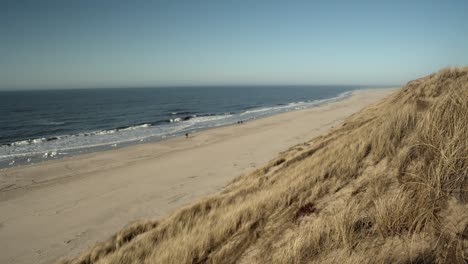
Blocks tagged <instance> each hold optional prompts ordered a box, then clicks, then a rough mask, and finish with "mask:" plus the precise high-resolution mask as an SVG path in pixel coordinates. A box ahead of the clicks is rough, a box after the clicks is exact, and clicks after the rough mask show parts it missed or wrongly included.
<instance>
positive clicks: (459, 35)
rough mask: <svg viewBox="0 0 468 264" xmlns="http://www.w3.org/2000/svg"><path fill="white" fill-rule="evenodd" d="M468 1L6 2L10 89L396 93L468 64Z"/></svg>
mask: <svg viewBox="0 0 468 264" xmlns="http://www.w3.org/2000/svg"><path fill="white" fill-rule="evenodd" d="M466 10H468V2H466V1H461V0H454V1H448V2H440V1H419V0H418V1H412V2H411V3H407V2H406V1H393V2H391V3H375V2H373V1H357V2H353V3H350V2H345V1H315V2H311V1H287V2H286V1H263V0H259V1H236V2H228V1H214V0H205V1H197V2H192V1H180V0H179V1H177V0H176V1H149V0H140V1H132V2H127V1H123V0H119V1H88V0H83V1H76V2H69V1H52V0H45V1H5V2H2V8H1V9H0V22H1V23H0V33H1V34H2V38H3V40H4V41H3V42H2V43H1V44H0V57H2V60H0V90H34V89H47V90H48V89H83V88H132V87H172V86H205V85H208V86H244V85H357V86H392V85H402V84H404V83H405V82H406V81H409V80H411V79H414V78H417V77H420V76H423V75H426V74H429V73H431V72H433V71H436V70H438V69H440V68H443V67H448V66H461V65H466V64H467V63H468V50H467V49H466V47H467V46H468V32H467V28H468V17H467V16H466V14H465V11H466Z"/></svg>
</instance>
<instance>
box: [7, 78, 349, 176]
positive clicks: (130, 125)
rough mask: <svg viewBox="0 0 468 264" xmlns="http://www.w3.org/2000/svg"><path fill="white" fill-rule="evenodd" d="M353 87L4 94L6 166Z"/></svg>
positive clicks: (293, 104) (303, 104)
mask: <svg viewBox="0 0 468 264" xmlns="http://www.w3.org/2000/svg"><path fill="white" fill-rule="evenodd" d="M356 88H357V87H353V86H272V87H271V86H270V87H269V86H249V87H247V86H242V87H170V88H128V89H83V90H50V91H14V92H0V167H9V166H16V165H18V164H25V163H34V162H39V161H42V160H47V159H56V158H60V157H63V156H66V155H73V154H78V153H84V152H90V151H96V150H100V149H108V148H114V147H120V146H124V145H129V144H135V143H140V142H146V141H152V140H161V139H164V138H168V137H173V136H179V135H182V134H184V133H186V132H192V131H199V130H202V129H206V128H210V127H216V126H222V125H228V124H233V123H237V122H238V121H240V120H242V121H248V120H252V119H256V118H260V117H264V116H268V115H272V114H277V113H281V112H286V111H291V110H296V109H303V108H308V107H314V106H317V105H320V104H323V103H325V102H330V101H336V100H340V99H343V98H345V97H347V96H349V95H350V91H352V90H354V89H356Z"/></svg>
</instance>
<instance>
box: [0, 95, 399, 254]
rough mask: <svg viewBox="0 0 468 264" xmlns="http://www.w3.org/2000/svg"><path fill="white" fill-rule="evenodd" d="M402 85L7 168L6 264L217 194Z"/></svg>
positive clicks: (75, 245) (74, 249)
mask: <svg viewBox="0 0 468 264" xmlns="http://www.w3.org/2000/svg"><path fill="white" fill-rule="evenodd" d="M392 91H395V89H368V90H360V91H356V92H353V95H352V96H351V97H350V98H347V99H344V100H342V101H339V102H333V103H328V104H325V105H322V106H319V107H315V108H310V109H305V110H298V111H293V112H288V113H283V114H278V115H274V116H270V117H266V118H262V119H258V120H254V121H249V122H244V124H236V125H231V126H226V127H220V128H214V129H209V130H206V131H202V132H198V133H194V134H191V135H190V136H189V138H185V137H184V136H182V137H177V138H171V139H168V140H165V141H160V142H153V143H145V144H139V145H133V146H129V147H125V148H120V149H114V150H109V151H102V152H96V153H90V154H84V155H80V156H75V157H68V158H64V159H61V160H54V161H48V162H43V163H39V164H34V165H28V166H22V167H18V168H10V169H6V170H2V171H1V172H0V263H50V262H53V261H55V260H57V259H58V258H60V257H64V256H72V255H76V254H78V253H79V252H80V251H82V250H84V249H86V248H87V247H89V246H92V245H93V244H94V243H96V242H97V241H99V240H104V239H106V238H107V237H109V236H110V235H112V234H113V233H114V232H116V231H118V230H120V229H121V228H122V227H123V226H125V225H127V224H129V223H130V222H132V221H135V220H138V219H143V218H158V217H161V216H164V215H167V214H168V213H170V212H171V211H173V210H175V209H177V208H179V207H181V206H182V205H184V204H187V203H190V202H192V201H194V200H196V199H197V198H199V197H201V196H204V195H207V194H211V193H214V192H217V191H219V190H221V189H222V188H223V186H224V185H226V184H227V183H228V182H229V181H231V180H232V179H234V178H235V177H236V176H238V175H240V174H242V173H246V172H249V171H251V170H253V169H255V168H256V167H258V166H261V165H262V164H264V163H266V162H267V161H269V160H270V159H273V158H274V157H275V156H276V155H277V154H278V153H279V152H281V151H284V150H286V149H288V148H289V147H291V146H294V145H296V144H299V143H302V142H304V141H307V140H309V139H312V138H313V137H315V136H317V135H319V134H321V133H323V132H325V131H327V130H328V129H330V128H331V127H332V126H336V125H337V124H339V123H340V122H341V121H342V120H343V119H344V118H346V117H347V116H349V115H350V114H352V113H355V112H357V111H358V110H360V109H362V108H363V107H364V106H365V105H368V104H370V103H372V102H375V101H377V100H378V99H380V98H382V97H384V96H385V95H388V94H389V93H391V92H392Z"/></svg>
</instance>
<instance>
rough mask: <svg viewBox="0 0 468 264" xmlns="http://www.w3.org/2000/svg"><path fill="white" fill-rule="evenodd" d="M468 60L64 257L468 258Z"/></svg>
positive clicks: (248, 259) (429, 260)
mask: <svg viewBox="0 0 468 264" xmlns="http://www.w3.org/2000/svg"><path fill="white" fill-rule="evenodd" d="M467 190H468V67H467V68H452V69H444V70H442V71H440V72H437V73H435V74H432V75H430V76H427V77H424V78H421V79H418V80H415V81H411V82H409V83H408V84H407V85H406V86H405V87H403V88H401V89H400V90H399V91H397V92H395V93H394V94H392V95H391V96H389V97H387V98H385V99H384V100H382V101H380V102H378V103H376V104H373V105H370V106H368V107H367V108H365V109H364V110H362V111H360V112H359V113H356V114H354V115H352V116H350V117H349V118H348V119H347V120H346V121H345V122H344V123H343V124H342V125H341V126H339V127H337V128H335V129H333V130H331V131H329V132H328V133H327V134H325V135H322V136H320V137H317V138H315V139H312V140H311V141H309V142H307V143H304V144H301V145H298V146H295V147H292V148H291V149H289V150H288V151H285V152H283V153H281V154H280V156H279V157H278V158H276V159H274V160H272V161H271V162H270V163H269V164H267V165H266V166H265V167H263V168H261V169H258V170H256V171H254V172H252V173H250V174H247V175H242V176H240V177H238V178H236V179H235V180H234V181H233V182H231V183H230V184H229V185H227V186H226V187H225V189H224V190H223V191H222V192H220V193H218V194H215V195H213V196H210V197H207V198H205V199H203V200H201V201H199V202H197V203H194V204H192V205H190V206H187V207H184V208H181V209H180V210H178V211H176V212H174V213H173V214H171V215H170V216H168V217H166V218H163V219H160V220H154V221H150V220H146V221H141V222H137V223H134V224H132V225H130V226H128V227H126V228H124V229H123V230H122V231H120V232H119V233H117V234H116V235H114V236H113V237H112V238H110V239H108V240H107V241H104V242H102V243H98V244H97V245H95V246H94V247H92V248H90V249H89V250H87V251H86V252H83V253H82V254H81V255H79V256H77V257H76V258H74V259H71V260H65V261H62V262H63V263H83V264H85V263H467V261H468V204H467V202H468V193H467Z"/></svg>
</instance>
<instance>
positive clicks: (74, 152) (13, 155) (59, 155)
mask: <svg viewBox="0 0 468 264" xmlns="http://www.w3.org/2000/svg"><path fill="white" fill-rule="evenodd" d="M362 89H364V88H362ZM362 89H361V90H362ZM353 91H357V90H348V91H344V92H341V93H339V94H337V95H336V96H333V97H329V98H323V99H316V100H308V101H293V102H289V103H286V104H277V105H268V106H262V107H260V106H259V107H255V108H246V109H242V110H241V111H240V112H226V113H211V114H203V113H199V114H197V113H196V112H193V113H195V114H191V115H188V116H185V117H183V118H181V117H177V118H175V119H169V120H165V121H166V122H169V121H170V122H169V123H173V124H175V125H177V124H179V126H180V125H182V126H184V125H185V126H187V127H185V128H182V129H178V128H177V126H175V127H172V129H171V128H170V127H168V126H169V125H168V124H167V123H166V124H164V125H161V124H160V125H154V124H153V123H151V122H146V123H135V124H133V125H130V124H129V125H127V126H120V127H116V128H105V129H101V130H92V131H81V132H77V133H76V134H63V135H49V136H43V137H37V138H31V139H22V140H19V141H15V142H10V143H7V144H3V145H1V144H0V150H2V151H7V153H8V154H4V155H0V171H1V170H3V169H8V168H15V167H19V166H25V165H34V164H38V163H42V162H46V161H49V160H60V159H63V158H65V157H73V156H78V155H83V154H89V153H93V152H101V151H106V150H113V149H116V148H122V147H128V146H132V145H138V144H145V143H151V142H159V141H163V140H167V139H170V138H174V137H179V136H183V135H184V134H185V133H187V132H188V133H194V132H201V131H205V130H207V129H212V128H218V127H224V126H230V125H235V124H236V121H237V124H238V122H239V121H243V122H250V121H254V120H257V119H261V118H265V117H269V116H273V115H277V114H281V113H287V112H290V111H297V110H301V109H307V108H312V107H318V106H320V105H323V104H326V103H330V102H337V101H341V100H344V99H346V98H348V97H349V96H351V94H352V92H353ZM264 111H270V112H265V113H264ZM257 112H259V113H262V114H260V115H253V116H252V115H251V114H252V113H257ZM244 115H246V116H244ZM210 116H215V117H221V118H220V119H219V118H218V119H219V120H220V123H212V124H205V125H201V126H198V125H197V124H196V123H192V124H188V125H187V124H186V122H190V120H194V119H197V118H206V117H210ZM173 120H177V121H173ZM161 121H162V120H159V121H157V122H156V123H159V122H161ZM226 121H227V122H226ZM208 122H209V121H208ZM162 127H164V128H162ZM136 128H140V129H157V128H159V129H163V130H166V129H169V130H167V131H166V132H163V133H160V132H161V131H154V130H150V131H148V130H146V131H144V130H140V129H138V130H136V131H139V133H140V135H138V136H137V137H135V135H134V136H132V137H129V138H126V137H121V138H115V139H112V140H111V141H109V140H108V139H105V138H102V139H101V140H102V141H99V142H93V143H90V144H84V145H74V144H72V145H69V146H63V145H55V146H54V145H48V142H53V143H52V144H55V143H57V141H60V140H64V139H67V138H74V137H79V138H88V136H89V137H92V136H95V135H101V134H104V135H106V134H108V135H110V134H114V133H120V132H122V131H126V130H129V129H130V130H134V129H136ZM151 131H152V132H151ZM121 136H122V135H121ZM56 140H57V141H56ZM36 141H37V143H35V142H36ZM62 144H63V142H62ZM22 145H26V146H32V147H33V148H32V149H27V150H26V149H23V150H21V148H22V147H21V146H22ZM15 146H18V147H19V148H20V151H19V152H18V153H17V152H16V149H13V150H8V149H5V150H3V149H2V148H9V147H15ZM35 148H36V149H35ZM8 151H10V152H8ZM24 151H26V152H24Z"/></svg>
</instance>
